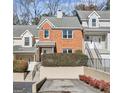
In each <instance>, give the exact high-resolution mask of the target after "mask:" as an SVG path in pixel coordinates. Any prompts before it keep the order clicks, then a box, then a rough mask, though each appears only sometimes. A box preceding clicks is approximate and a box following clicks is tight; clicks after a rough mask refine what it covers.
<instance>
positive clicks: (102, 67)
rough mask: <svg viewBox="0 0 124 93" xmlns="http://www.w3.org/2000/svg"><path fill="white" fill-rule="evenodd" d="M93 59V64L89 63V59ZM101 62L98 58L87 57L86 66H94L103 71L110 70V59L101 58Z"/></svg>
mask: <svg viewBox="0 0 124 93" xmlns="http://www.w3.org/2000/svg"><path fill="white" fill-rule="evenodd" d="M91 60H93V62H94V63H93V64H90V61H91ZM101 62H102V64H101V63H100V62H99V59H98V58H92V59H91V58H89V59H88V65H87V66H88V67H92V68H95V69H97V70H101V71H104V72H108V73H109V72H110V59H101Z"/></svg>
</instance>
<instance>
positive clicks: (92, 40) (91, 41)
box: [88, 36, 102, 49]
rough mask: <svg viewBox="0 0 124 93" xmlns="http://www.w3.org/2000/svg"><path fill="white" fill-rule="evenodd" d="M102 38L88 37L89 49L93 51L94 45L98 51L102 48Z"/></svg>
mask: <svg viewBox="0 0 124 93" xmlns="http://www.w3.org/2000/svg"><path fill="white" fill-rule="evenodd" d="M101 41H102V37H101V36H89V42H88V43H89V47H90V48H91V49H94V47H95V45H96V47H97V48H98V49H101V48H102V43H101Z"/></svg>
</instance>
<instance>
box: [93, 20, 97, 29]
mask: <svg viewBox="0 0 124 93" xmlns="http://www.w3.org/2000/svg"><path fill="white" fill-rule="evenodd" d="M93 19H95V20H96V18H92V27H96V26H97V23H96V22H97V20H96V22H95V23H96V24H95V26H93Z"/></svg>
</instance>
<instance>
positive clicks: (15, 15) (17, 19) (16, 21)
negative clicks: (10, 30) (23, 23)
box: [13, 2, 20, 25]
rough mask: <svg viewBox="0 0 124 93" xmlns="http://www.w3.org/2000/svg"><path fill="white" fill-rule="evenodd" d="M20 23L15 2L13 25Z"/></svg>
mask: <svg viewBox="0 0 124 93" xmlns="http://www.w3.org/2000/svg"><path fill="white" fill-rule="evenodd" d="M16 24H20V20H19V15H18V10H17V4H16V3H15V2H14V4H13V25H16Z"/></svg>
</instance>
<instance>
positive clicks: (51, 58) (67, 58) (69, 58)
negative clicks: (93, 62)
mask: <svg viewBox="0 0 124 93" xmlns="http://www.w3.org/2000/svg"><path fill="white" fill-rule="evenodd" d="M87 61H88V57H87V56H86V55H84V54H62V53H56V54H44V55H42V65H43V66H87Z"/></svg>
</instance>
